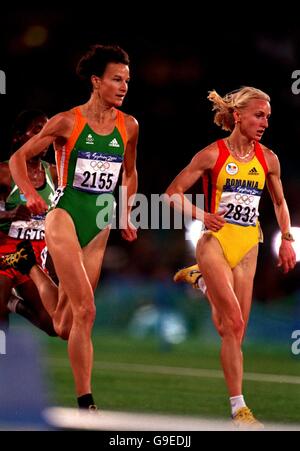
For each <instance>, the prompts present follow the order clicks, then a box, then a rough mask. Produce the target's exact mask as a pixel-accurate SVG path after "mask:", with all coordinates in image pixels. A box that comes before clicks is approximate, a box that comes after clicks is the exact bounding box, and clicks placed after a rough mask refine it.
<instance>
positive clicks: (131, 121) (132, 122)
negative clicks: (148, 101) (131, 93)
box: [123, 113, 139, 128]
mask: <svg viewBox="0 0 300 451" xmlns="http://www.w3.org/2000/svg"><path fill="white" fill-rule="evenodd" d="M123 114H124V121H125V125H126V127H129V128H130V127H131V128H138V126H139V123H138V121H137V120H136V118H135V117H134V116H132V115H131V114H127V113H123Z"/></svg>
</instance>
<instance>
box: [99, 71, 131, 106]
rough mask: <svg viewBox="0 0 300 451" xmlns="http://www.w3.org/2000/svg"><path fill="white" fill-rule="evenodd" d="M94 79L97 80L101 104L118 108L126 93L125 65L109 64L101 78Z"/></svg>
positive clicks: (127, 79) (127, 76) (127, 78)
mask: <svg viewBox="0 0 300 451" xmlns="http://www.w3.org/2000/svg"><path fill="white" fill-rule="evenodd" d="M95 78H96V79H97V78H98V80H99V84H98V89H99V94H100V96H101V98H102V100H103V102H104V103H106V104H109V105H112V106H115V107H120V106H121V105H122V103H123V100H124V98H125V96H126V94H127V91H128V82H129V67H128V66H127V65H126V64H117V63H109V64H108V65H107V66H106V69H105V72H104V74H103V75H102V77H95ZM96 86H97V84H96ZM96 89H97V87H96Z"/></svg>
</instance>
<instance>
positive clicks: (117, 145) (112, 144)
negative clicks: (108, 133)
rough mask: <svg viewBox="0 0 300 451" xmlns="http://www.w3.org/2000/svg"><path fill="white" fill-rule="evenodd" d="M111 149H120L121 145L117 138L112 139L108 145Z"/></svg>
mask: <svg viewBox="0 0 300 451" xmlns="http://www.w3.org/2000/svg"><path fill="white" fill-rule="evenodd" d="M108 145H109V146H110V147H120V144H119V143H118V141H117V140H116V138H114V139H112V140H111V142H110V143H109V144H108Z"/></svg>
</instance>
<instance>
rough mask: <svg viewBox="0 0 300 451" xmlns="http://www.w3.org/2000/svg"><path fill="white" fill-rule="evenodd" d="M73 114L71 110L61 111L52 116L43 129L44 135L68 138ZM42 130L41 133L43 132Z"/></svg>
mask: <svg viewBox="0 0 300 451" xmlns="http://www.w3.org/2000/svg"><path fill="white" fill-rule="evenodd" d="M74 122H75V112H74V111H73V110H68V111H62V112H61V113H57V114H55V115H54V116H52V117H51V118H50V119H49V121H48V122H47V124H46V126H45V127H44V129H43V130H44V133H47V134H53V135H54V136H57V137H66V136H69V135H70V133H71V131H72V130H73V127H74ZM43 130H42V132H43Z"/></svg>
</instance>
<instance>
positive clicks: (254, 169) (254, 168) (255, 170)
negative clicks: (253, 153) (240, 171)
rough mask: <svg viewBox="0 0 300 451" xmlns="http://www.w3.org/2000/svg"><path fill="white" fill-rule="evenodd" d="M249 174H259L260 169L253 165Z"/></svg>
mask: <svg viewBox="0 0 300 451" xmlns="http://www.w3.org/2000/svg"><path fill="white" fill-rule="evenodd" d="M248 175H259V172H258V170H257V169H256V167H253V168H252V169H250V171H249V172H248Z"/></svg>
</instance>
